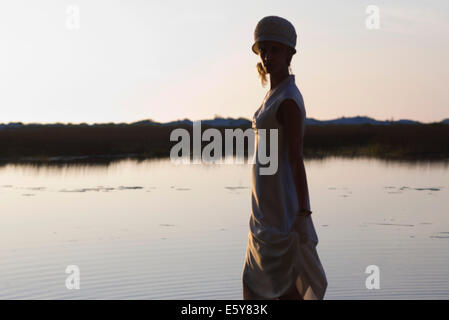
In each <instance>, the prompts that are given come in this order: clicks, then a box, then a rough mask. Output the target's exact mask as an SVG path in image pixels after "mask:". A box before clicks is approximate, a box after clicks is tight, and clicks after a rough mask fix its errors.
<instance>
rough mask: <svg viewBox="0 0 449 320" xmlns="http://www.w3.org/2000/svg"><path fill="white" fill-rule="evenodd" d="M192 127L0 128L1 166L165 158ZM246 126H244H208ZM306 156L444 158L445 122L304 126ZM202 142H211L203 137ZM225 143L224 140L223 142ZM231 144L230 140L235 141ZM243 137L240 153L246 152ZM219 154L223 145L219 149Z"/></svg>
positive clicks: (448, 154) (448, 149) (448, 142)
mask: <svg viewBox="0 0 449 320" xmlns="http://www.w3.org/2000/svg"><path fill="white" fill-rule="evenodd" d="M177 128H184V129H186V130H187V131H188V132H189V133H190V136H191V137H192V126H189V125H177V126H152V125H145V124H142V125H135V124H130V125H123V124H105V125H98V126H94V127H92V126H83V125H68V126H45V125H42V126H38V127H35V126H21V127H19V128H9V129H6V130H1V131H0V165H3V164H5V163H48V164H51V163H83V162H85V163H87V162H99V163H100V162H112V161H114V160H121V159H126V158H132V159H141V160H144V159H153V158H166V157H169V155H170V149H171V147H172V146H174V145H175V144H177V143H178V142H177V141H170V133H171V132H172V131H173V130H174V129H177ZM208 128H215V129H218V130H219V131H220V132H221V133H222V136H223V137H224V130H225V129H237V128H239V129H242V130H246V129H248V128H250V127H249V126H234V127H212V126H208V125H202V128H201V129H202V131H204V130H206V129H208ZM304 141H305V143H304V156H305V158H306V159H312V158H315V159H325V158H327V157H335V156H338V157H369V158H377V159H385V160H406V161H421V160H424V161H445V160H448V159H449V125H445V124H439V123H437V124H395V125H369V124H365V125H326V126H322V125H320V126H315V125H308V126H307V127H306V133H305V138H304ZM202 143H203V147H204V146H205V145H207V144H208V143H210V142H209V141H203V142H202ZM223 145H224V143H223ZM234 148H235V141H234ZM247 149H248V148H247V142H245V156H247V151H248V150H247ZM223 154H224V150H223Z"/></svg>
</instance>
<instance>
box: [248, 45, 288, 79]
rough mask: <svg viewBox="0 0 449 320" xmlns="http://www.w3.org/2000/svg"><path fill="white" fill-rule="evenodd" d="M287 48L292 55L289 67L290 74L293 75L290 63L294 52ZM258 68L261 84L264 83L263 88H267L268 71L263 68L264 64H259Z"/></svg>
mask: <svg viewBox="0 0 449 320" xmlns="http://www.w3.org/2000/svg"><path fill="white" fill-rule="evenodd" d="M287 48H288V51H289V53H290V56H289V58H288V63H287V65H288V73H289V74H292V68H291V67H290V63H291V61H292V58H293V55H294V52H293V50H292V49H290V48H289V47H287ZM256 68H257V73H258V74H259V78H260V82H261V83H262V86H263V87H265V85H266V84H267V71H266V70H265V68H264V67H263V64H262V62H258V63H257V65H256Z"/></svg>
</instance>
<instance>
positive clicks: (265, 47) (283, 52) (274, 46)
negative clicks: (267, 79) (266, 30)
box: [258, 41, 290, 73]
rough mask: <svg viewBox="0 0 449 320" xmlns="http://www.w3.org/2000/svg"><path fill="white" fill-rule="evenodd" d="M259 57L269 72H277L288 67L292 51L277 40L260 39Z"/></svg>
mask: <svg viewBox="0 0 449 320" xmlns="http://www.w3.org/2000/svg"><path fill="white" fill-rule="evenodd" d="M258 47H259V57H260V59H261V60H262V65H263V66H264V68H265V70H266V72H267V73H277V72H279V71H281V70H283V69H287V68H288V59H289V58H290V51H289V50H288V47H287V46H285V45H283V44H282V43H279V42H275V41H260V42H259V44H258Z"/></svg>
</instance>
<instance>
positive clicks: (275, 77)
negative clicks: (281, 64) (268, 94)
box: [270, 70, 290, 90]
mask: <svg viewBox="0 0 449 320" xmlns="http://www.w3.org/2000/svg"><path fill="white" fill-rule="evenodd" d="M289 75H290V74H289V73H288V70H283V71H281V72H278V73H270V90H273V89H274V88H276V87H277V86H278V84H279V83H281V82H282V81H283V80H285V78H287V77H288V76H289Z"/></svg>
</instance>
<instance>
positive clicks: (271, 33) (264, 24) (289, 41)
mask: <svg viewBox="0 0 449 320" xmlns="http://www.w3.org/2000/svg"><path fill="white" fill-rule="evenodd" d="M259 41H276V42H280V43H282V44H285V45H286V46H288V47H290V48H292V49H293V50H294V53H296V49H295V46H296V31H295V27H294V26H293V25H292V24H291V23H290V21H288V20H287V19H284V18H281V17H278V16H266V17H264V18H262V19H261V20H260V21H259V22H258V23H257V25H256V29H255V30H254V44H253V45H252V47H251V49H252V50H253V52H254V53H255V54H259V48H258V42H259Z"/></svg>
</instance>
